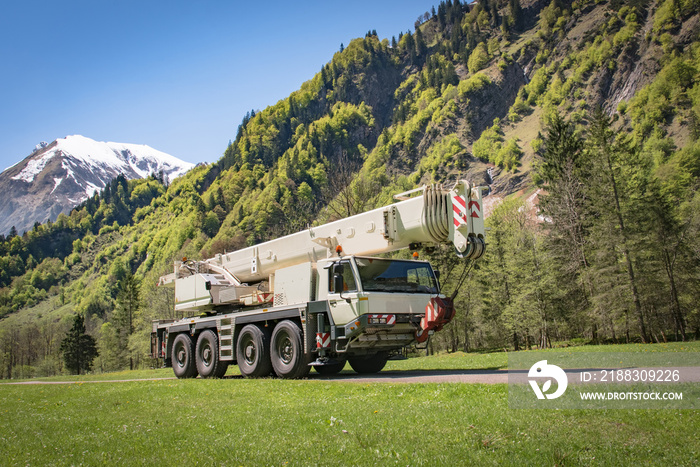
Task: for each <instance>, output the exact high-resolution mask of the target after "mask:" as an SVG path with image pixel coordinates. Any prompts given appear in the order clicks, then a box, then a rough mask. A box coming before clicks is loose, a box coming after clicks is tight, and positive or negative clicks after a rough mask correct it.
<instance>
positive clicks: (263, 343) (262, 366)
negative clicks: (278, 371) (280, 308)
mask: <svg viewBox="0 0 700 467" xmlns="http://www.w3.org/2000/svg"><path fill="white" fill-rule="evenodd" d="M236 360H237V361H238V368H240V370H241V374H242V375H243V376H245V377H246V378H261V377H263V376H268V375H269V374H270V373H271V372H272V364H271V363H270V333H269V332H268V331H267V330H266V329H261V328H259V327H258V326H256V325H254V324H248V325H247V326H245V327H244V328H243V329H241V333H240V334H239V335H238V341H237V342H236Z"/></svg>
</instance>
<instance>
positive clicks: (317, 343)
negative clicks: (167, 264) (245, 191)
mask: <svg viewBox="0 0 700 467" xmlns="http://www.w3.org/2000/svg"><path fill="white" fill-rule="evenodd" d="M482 190H484V188H482V187H477V186H472V185H471V184H470V183H469V182H467V181H464V180H460V181H458V182H457V183H456V184H455V186H454V187H453V188H451V189H447V188H444V187H443V186H442V185H431V186H423V187H421V188H417V189H415V190H411V191H408V192H405V193H402V194H400V195H396V196H395V197H394V198H395V199H396V200H398V202H395V203H394V204H390V205H388V206H385V207H382V208H379V209H375V210H372V211H368V212H365V213H361V214H357V215H354V216H352V217H348V218H345V219H340V220H337V221H334V222H330V223H328V224H324V225H320V226H318V227H312V228H309V229H307V230H304V231H302V232H298V233H295V234H292V235H288V236H285V237H281V238H277V239H274V240H271V241H268V242H265V243H261V244H258V245H255V246H251V247H248V248H244V249H241V250H238V251H234V252H231V253H224V254H217V255H216V256H215V257H214V258H211V259H208V260H206V261H191V260H187V259H183V261H176V262H175V265H174V272H173V273H172V274H168V275H167V276H163V277H161V278H160V280H159V286H174V288H175V310H176V311H181V312H185V313H187V314H189V315H191V316H193V317H190V318H185V319H181V320H178V321H174V320H159V321H154V322H153V329H152V334H151V356H152V357H153V358H161V359H163V361H164V363H165V365H166V366H172V368H173V371H174V373H175V375H176V376H177V377H178V378H193V377H196V376H197V375H199V376H200V377H203V378H211V377H221V376H223V375H224V374H225V373H226V370H227V368H228V365H229V364H231V363H233V364H238V366H239V368H240V371H241V374H242V375H243V376H245V377H265V376H269V375H272V374H273V373H274V374H276V375H277V376H279V377H281V378H301V377H304V376H306V375H308V373H309V371H310V369H311V367H312V366H313V367H315V368H316V371H317V372H318V373H320V374H334V373H337V372H339V371H341V370H342V369H343V367H344V366H345V363H346V362H349V363H350V366H351V367H352V368H353V370H355V371H356V372H358V373H376V372H378V371H380V370H381V369H382V368H383V367H384V365H385V364H386V362H387V360H388V359H389V358H390V357H391V356H393V355H394V354H397V353H398V352H400V351H401V349H402V348H403V347H405V346H407V345H409V344H413V343H416V342H418V343H426V344H427V342H426V341H427V340H428V338H429V336H430V335H432V334H433V333H434V332H435V331H439V330H441V329H442V327H443V326H444V325H445V324H447V323H448V322H450V320H451V319H452V317H453V316H454V313H455V310H454V306H453V303H452V299H451V298H450V297H446V296H445V295H443V294H441V292H440V286H439V281H438V277H437V275H436V273H435V271H434V270H433V268H432V267H431V265H430V263H429V262H427V261H421V260H418V259H416V257H417V252H416V253H414V254H413V256H414V259H413V260H403V259H387V258H380V257H377V256H372V255H379V254H382V253H388V252H392V251H396V250H400V249H404V248H410V249H412V250H417V249H418V248H421V247H434V246H436V245H438V244H443V243H448V242H451V243H452V244H453V245H454V251H455V254H456V255H458V256H459V257H461V258H465V260H475V259H477V258H479V257H481V255H482V254H483V253H484V249H485V235H484V216H483V210H482V209H483V203H482Z"/></svg>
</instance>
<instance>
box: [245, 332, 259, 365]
mask: <svg viewBox="0 0 700 467" xmlns="http://www.w3.org/2000/svg"><path fill="white" fill-rule="evenodd" d="M256 355H257V352H256V349H255V342H253V339H252V338H251V337H250V336H249V335H246V336H245V337H244V338H243V357H244V360H245V362H246V363H247V364H248V365H254V364H255V359H256V358H257V356H256Z"/></svg>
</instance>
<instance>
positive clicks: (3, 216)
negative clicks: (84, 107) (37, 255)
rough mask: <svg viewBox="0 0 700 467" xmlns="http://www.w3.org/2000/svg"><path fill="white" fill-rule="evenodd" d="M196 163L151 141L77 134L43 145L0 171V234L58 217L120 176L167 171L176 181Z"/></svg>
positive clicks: (43, 143)
mask: <svg viewBox="0 0 700 467" xmlns="http://www.w3.org/2000/svg"><path fill="white" fill-rule="evenodd" d="M193 166H194V164H191V163H189V162H185V161H182V160H180V159H178V158H176V157H173V156H171V155H169V154H166V153H164V152H161V151H157V150H155V149H153V148H151V147H149V146H146V145H139V144H123V143H104V142H98V141H95V140H92V139H90V138H86V137H84V136H79V135H74V136H66V137H65V138H61V139H57V140H56V141H54V142H53V143H50V144H47V143H45V142H42V143H39V144H38V145H37V146H36V148H35V149H34V152H33V153H32V154H31V155H29V156H28V157H27V158H26V159H24V160H23V161H21V162H19V163H17V164H15V165H13V166H12V167H9V168H7V169H6V170H5V171H4V172H2V174H0V193H2V194H3V196H2V197H0V233H1V234H7V233H8V232H9V231H10V229H11V228H12V226H13V225H14V226H15V228H16V229H17V231H18V232H19V233H22V232H24V231H26V230H29V229H31V228H32V226H33V225H34V223H35V222H37V221H38V222H41V223H43V222H46V221H47V220H49V219H50V220H52V221H55V220H56V218H57V217H58V215H59V214H60V213H62V212H63V213H69V212H70V210H71V209H73V208H74V207H75V206H77V205H78V204H80V203H81V202H83V201H85V200H86V199H87V198H88V197H90V196H92V195H93V194H94V193H95V192H96V191H99V190H101V189H102V188H104V187H105V185H106V184H107V183H108V182H109V181H110V180H112V179H113V178H115V177H116V176H117V175H119V174H120V173H121V174H124V176H125V177H126V178H128V179H133V178H145V177H147V176H149V175H150V174H152V173H158V172H160V171H163V174H164V175H166V176H167V177H168V179H169V180H172V179H174V178H176V177H178V176H180V175H182V174H184V173H185V172H187V171H188V170H189V169H191V168H192V167H193Z"/></svg>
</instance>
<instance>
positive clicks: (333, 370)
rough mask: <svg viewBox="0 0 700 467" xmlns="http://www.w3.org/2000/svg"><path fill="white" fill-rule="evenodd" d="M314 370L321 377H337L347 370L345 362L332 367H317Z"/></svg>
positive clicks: (333, 364)
mask: <svg viewBox="0 0 700 467" xmlns="http://www.w3.org/2000/svg"><path fill="white" fill-rule="evenodd" d="M314 368H315V369H316V373H318V374H319V375H336V374H338V373H340V372H341V371H342V370H343V368H345V360H343V361H340V362H338V363H332V364H330V365H323V366H315V367H314Z"/></svg>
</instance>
